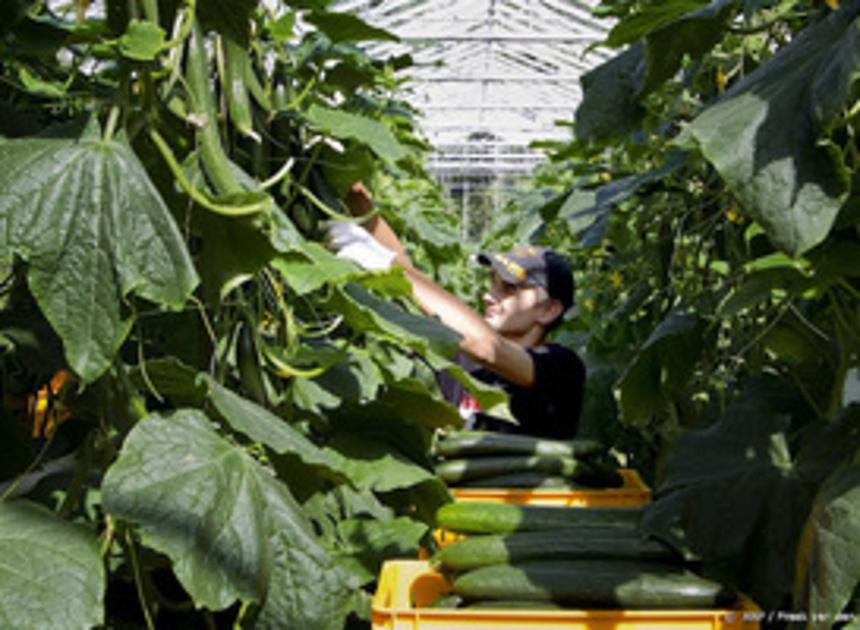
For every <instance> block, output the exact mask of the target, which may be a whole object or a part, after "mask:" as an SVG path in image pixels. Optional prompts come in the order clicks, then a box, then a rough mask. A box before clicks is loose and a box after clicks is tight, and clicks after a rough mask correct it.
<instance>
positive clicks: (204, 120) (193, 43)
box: [185, 19, 242, 195]
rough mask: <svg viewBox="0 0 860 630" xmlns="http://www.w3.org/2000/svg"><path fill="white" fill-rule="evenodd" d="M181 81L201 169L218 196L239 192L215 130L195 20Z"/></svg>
mask: <svg viewBox="0 0 860 630" xmlns="http://www.w3.org/2000/svg"><path fill="white" fill-rule="evenodd" d="M185 80H186V83H187V85H188V89H189V91H190V97H191V98H190V102H189V104H188V111H189V112H191V113H192V114H193V115H194V116H195V117H196V118H197V119H198V121H199V124H200V126H199V127H198V129H197V144H198V146H199V147H200V160H201V162H202V165H203V170H204V171H205V172H206V176H207V177H208V178H209V180H210V182H211V184H212V187H213V188H214V189H215V191H216V193H218V194H219V195H229V194H239V193H241V192H242V187H241V186H240V185H239V182H238V180H237V178H236V175H235V174H234V173H233V170H232V166H231V164H230V160H229V158H228V157H227V154H226V153H224V147H223V146H222V145H221V137H220V135H219V133H218V115H217V111H216V109H215V100H214V96H213V94H212V90H211V88H210V85H209V63H208V61H207V59H206V48H205V46H204V37H203V31H202V29H201V28H200V23H199V22H198V21H197V20H196V19H195V20H194V25H193V26H192V28H191V36H190V37H189V40H188V55H187V58H186V70H185Z"/></svg>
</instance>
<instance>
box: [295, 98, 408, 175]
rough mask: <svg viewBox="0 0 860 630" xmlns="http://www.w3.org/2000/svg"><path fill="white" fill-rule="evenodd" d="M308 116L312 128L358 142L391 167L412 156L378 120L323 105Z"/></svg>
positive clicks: (314, 106) (311, 111)
mask: <svg viewBox="0 0 860 630" xmlns="http://www.w3.org/2000/svg"><path fill="white" fill-rule="evenodd" d="M305 116H306V117H307V120H308V123H309V124H310V125H311V127H314V128H316V129H319V130H320V131H324V132H326V133H329V134H331V135H333V136H334V137H336V138H342V139H344V140H346V139H354V140H358V141H359V142H362V143H364V144H366V145H367V146H369V147H370V148H371V149H372V150H373V152H374V153H376V155H378V156H379V157H381V158H382V159H383V160H385V161H386V162H388V163H389V164H394V163H395V162H397V161H399V160H401V159H403V158H405V157H406V156H407V155H409V151H408V150H407V149H406V147H404V146H403V145H402V144H400V142H398V141H397V138H395V137H394V134H393V133H391V130H390V129H389V128H388V127H386V126H385V125H384V124H383V123H382V122H380V121H378V120H374V119H372V118H368V117H366V116H362V115H360V114H353V113H351V112H344V111H340V110H337V109H331V108H328V107H322V106H320V105H312V106H311V107H310V109H309V110H308V111H307V112H306V113H305Z"/></svg>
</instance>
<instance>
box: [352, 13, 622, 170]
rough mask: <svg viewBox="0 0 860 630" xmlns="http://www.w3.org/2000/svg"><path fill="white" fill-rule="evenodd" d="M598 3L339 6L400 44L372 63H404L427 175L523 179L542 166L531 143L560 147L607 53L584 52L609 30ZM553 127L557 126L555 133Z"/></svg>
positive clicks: (380, 49)
mask: <svg viewBox="0 0 860 630" xmlns="http://www.w3.org/2000/svg"><path fill="white" fill-rule="evenodd" d="M597 4H598V0H381V1H379V0H377V1H373V0H370V1H368V0H342V1H341V2H338V3H337V5H336V6H337V9H338V10H339V11H349V12H352V13H355V14H356V15H358V16H360V17H361V18H362V19H364V20H365V21H367V22H369V23H370V24H373V25H374V26H377V27H381V28H385V29H387V30H389V31H391V32H393V33H395V34H396V35H398V36H399V37H400V38H401V42H400V43H375V44H373V45H371V46H370V49H371V51H372V52H373V54H375V55H397V54H402V53H409V54H411V55H412V57H413V59H414V62H415V65H414V66H413V67H411V68H409V69H408V70H406V72H407V73H408V74H409V76H410V77H411V78H412V81H411V82H410V83H409V89H410V93H409V96H408V100H410V102H411V103H412V104H413V105H414V106H415V107H416V108H417V109H419V110H420V111H421V112H422V114H423V118H422V128H423V129H424V132H425V133H426V135H427V137H428V139H429V140H430V142H431V143H432V144H433V145H434V147H435V152H434V154H433V155H432V157H431V162H430V168H431V170H432V171H434V172H436V173H440V174H445V173H450V172H479V173H480V172H488V171H491V172H493V173H495V174H497V175H498V174H502V173H506V172H511V173H521V172H526V171H528V170H530V169H531V167H532V166H534V164H535V163H537V162H540V161H542V160H543V156H542V154H541V153H540V152H538V151H536V150H533V149H530V148H529V147H528V145H529V143H530V142H532V141H534V140H548V139H565V138H569V137H570V127H569V126H568V125H564V124H563V122H567V123H569V122H571V121H572V118H573V112H574V110H575V108H576V105H577V104H578V103H579V100H580V98H581V88H580V82H579V80H580V77H581V76H582V75H583V74H584V73H586V72H587V71H588V70H589V69H591V68H593V67H594V66H596V65H598V64H600V63H602V62H603V61H604V60H606V59H607V58H608V57H609V56H610V53H609V52H608V51H606V50H605V49H600V48H594V49H591V50H588V48H589V46H591V45H592V44H594V43H595V42H598V41H600V40H602V39H603V38H604V36H605V34H606V31H607V30H608V28H609V25H608V24H607V22H606V21H603V20H598V19H597V18H595V17H594V16H593V15H592V14H591V12H590V8H591V7H594V6H596V5H597ZM560 121H561V123H562V124H560Z"/></svg>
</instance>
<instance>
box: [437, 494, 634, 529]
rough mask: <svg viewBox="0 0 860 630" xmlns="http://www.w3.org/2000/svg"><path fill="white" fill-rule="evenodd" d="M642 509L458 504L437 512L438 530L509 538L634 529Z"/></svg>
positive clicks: (477, 503)
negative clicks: (520, 533)
mask: <svg viewBox="0 0 860 630" xmlns="http://www.w3.org/2000/svg"><path fill="white" fill-rule="evenodd" d="M641 516H642V508H639V507H636V508H623V507H619V508H568V507H539V506H531V505H509V504H507V503H484V502H480V501H459V502H457V503H449V504H447V505H443V506H442V507H441V508H439V510H438V511H437V512H436V524H437V526H438V527H440V528H443V529H447V530H450V531H454V532H463V533H466V534H508V533H512V532H515V531H535V530H546V529H559V528H562V527H573V526H578V527H602V526H605V527H626V528H629V529H635V528H636V526H637V525H638V524H639V519H640V518H641Z"/></svg>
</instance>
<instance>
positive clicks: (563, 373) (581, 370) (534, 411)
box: [437, 343, 585, 439]
mask: <svg viewBox="0 0 860 630" xmlns="http://www.w3.org/2000/svg"><path fill="white" fill-rule="evenodd" d="M526 352H528V353H529V354H530V355H531V357H532V361H533V362H534V370H535V380H534V383H533V384H532V386H531V387H520V386H518V385H514V384H513V383H510V382H508V381H506V380H504V379H503V378H502V377H500V376H498V375H497V374H495V373H493V372H491V371H490V370H488V369H486V368H484V367H481V366H480V365H479V364H477V363H475V362H474V361H472V360H470V359H469V358H468V357H465V356H463V355H460V356H459V357H458V359H457V363H459V364H460V365H462V366H463V367H464V368H465V369H466V370H467V371H468V372H469V373H470V374H471V375H472V376H473V377H475V378H477V379H478V380H480V381H483V382H485V383H490V384H493V385H498V386H499V387H501V388H502V389H504V390H505V391H506V392H507V394H508V398H509V402H510V409H511V413H512V414H513V416H514V418H516V419H517V421H518V422H519V425H515V424H512V423H511V422H507V421H504V420H498V419H495V418H493V417H492V416H489V415H487V414H485V413H482V412H480V411H478V412H477V413H476V417H475V425H474V426H475V428H479V429H488V430H493V431H501V432H504V433H523V434H527V435H534V436H538V437H546V438H554V439H571V438H573V437H574V436H575V435H576V430H577V427H578V425H579V415H580V413H581V412H582V397H583V392H584V391H585V365H584V364H583V363H582V360H581V359H580V358H579V356H578V355H577V354H576V353H575V352H574V351H573V350H570V349H568V348H565V347H564V346H560V345H558V344H553V343H550V344H547V345H545V346H542V347H540V348H526ZM437 379H438V381H439V386H440V389H441V390H442V395H443V396H444V397H445V399H446V400H447V401H448V402H450V403H451V404H453V405H458V406H460V407H461V408H462V407H463V406H466V407H468V406H469V404H470V403H471V404H474V399H473V398H472V397H471V395H470V394H469V392H468V390H467V389H466V388H465V387H464V386H463V385H462V384H461V383H460V382H459V381H457V380H456V379H454V378H453V377H452V376H450V375H449V374H447V373H444V372H443V373H440V374H438V375H437Z"/></svg>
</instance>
